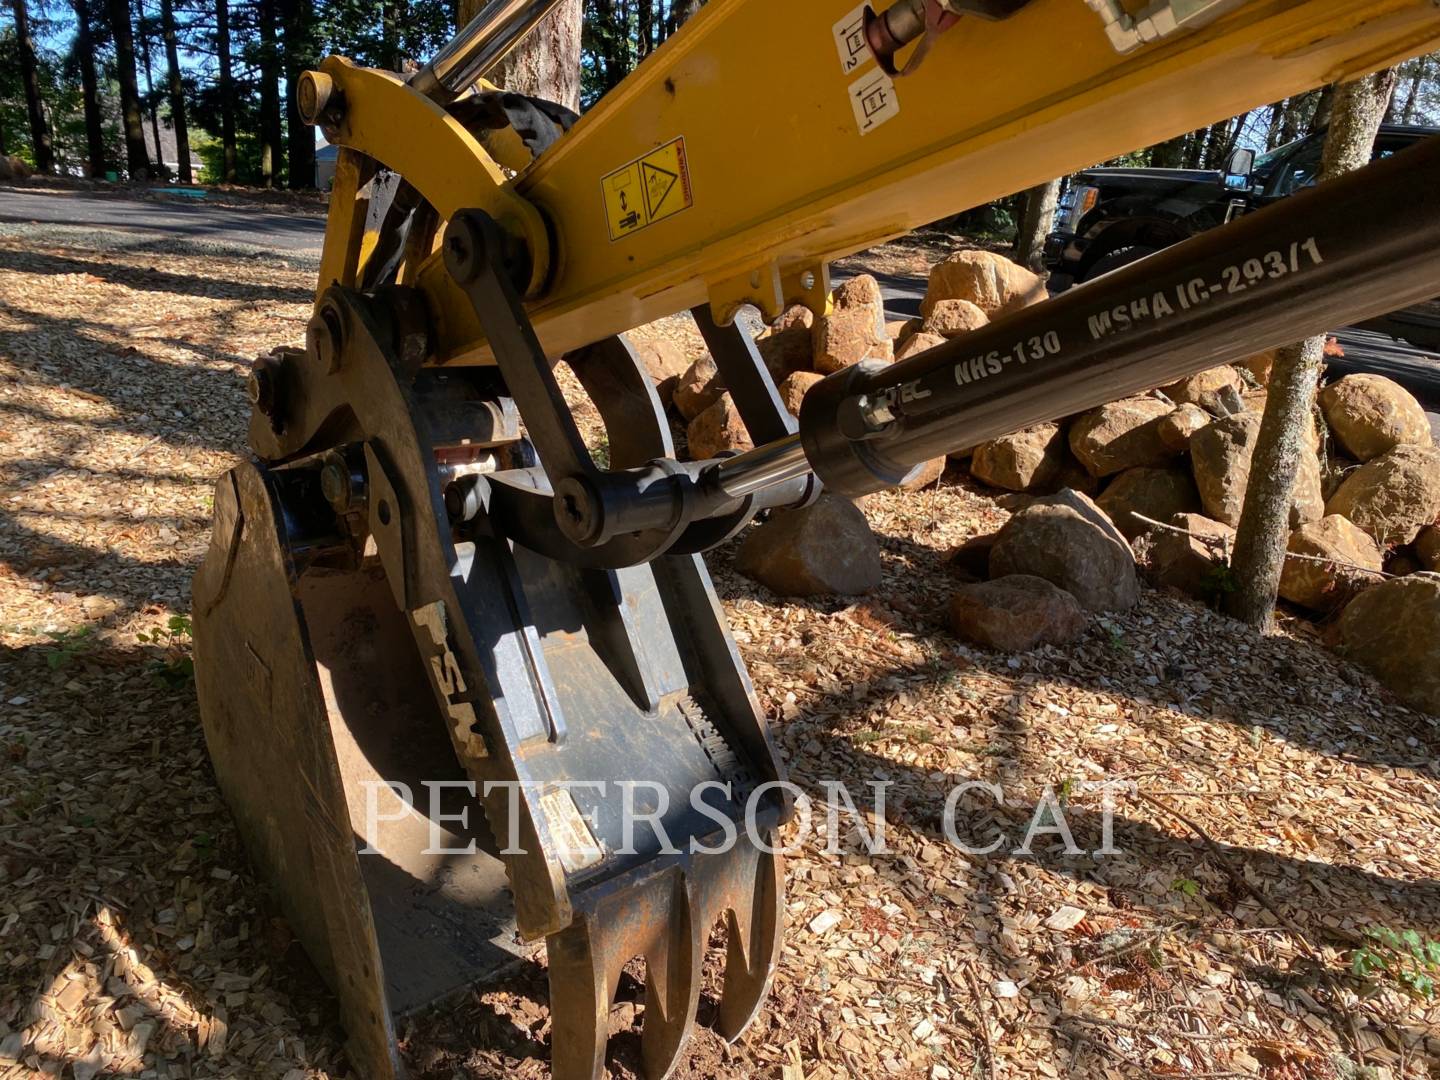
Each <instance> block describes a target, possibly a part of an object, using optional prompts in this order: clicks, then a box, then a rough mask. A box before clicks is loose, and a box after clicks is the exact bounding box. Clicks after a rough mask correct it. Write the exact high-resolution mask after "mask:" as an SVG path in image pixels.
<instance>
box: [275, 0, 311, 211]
mask: <svg viewBox="0 0 1440 1080" xmlns="http://www.w3.org/2000/svg"><path fill="white" fill-rule="evenodd" d="M281 10H282V11H283V12H284V13H285V85H286V86H287V87H288V88H289V90H288V92H287V93H286V95H285V122H286V125H287V128H288V132H289V140H288V145H287V147H286V149H287V151H288V152H289V163H290V172H289V180H290V188H291V190H292V191H300V190H302V189H305V188H313V187H314V186H315V129H314V128H313V127H311V126H310V125H309V124H307V123H305V121H304V120H302V119H301V117H300V102H299V98H298V97H297V96H296V94H295V87H296V86H298V85H299V84H300V74H301V72H303V71H305V70H306V69H307V68H312V67H314V66H315V64H316V61H317V60H318V58H317V57H316V55H315V53H316V51H317V50H316V43H315V9H314V5H313V0H281Z"/></svg>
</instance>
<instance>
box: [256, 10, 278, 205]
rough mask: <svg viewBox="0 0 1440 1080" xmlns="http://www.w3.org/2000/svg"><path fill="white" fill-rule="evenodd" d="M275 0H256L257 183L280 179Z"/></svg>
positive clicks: (272, 183) (270, 183) (270, 185)
mask: <svg viewBox="0 0 1440 1080" xmlns="http://www.w3.org/2000/svg"><path fill="white" fill-rule="evenodd" d="M275 3H276V0H260V182H261V183H262V184H263V185H264V186H265V187H267V188H273V187H274V186H275V185H276V184H277V183H278V182H279V179H280V170H281V168H282V156H281V154H282V152H281V149H280V49H279V47H278V46H277V45H276V43H275Z"/></svg>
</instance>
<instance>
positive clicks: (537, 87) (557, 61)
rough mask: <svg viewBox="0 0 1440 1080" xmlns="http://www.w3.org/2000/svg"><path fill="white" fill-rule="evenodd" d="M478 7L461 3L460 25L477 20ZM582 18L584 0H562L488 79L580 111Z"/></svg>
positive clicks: (469, 0)
mask: <svg viewBox="0 0 1440 1080" xmlns="http://www.w3.org/2000/svg"><path fill="white" fill-rule="evenodd" d="M479 7H480V0H460V22H461V24H462V25H463V24H464V23H466V22H468V21H469V20H470V19H472V18H474V17H475V12H476V11H477V10H479ZM583 14H584V3H583V0H562V2H561V3H560V4H558V5H557V6H556V7H555V8H554V9H553V10H552V11H551V12H550V14H549V15H547V16H545V18H544V20H542V21H541V23H540V25H539V26H537V27H535V29H534V30H532V31H530V36H529V37H527V38H526V39H525V40H524V41H522V42H521V43H520V44H519V45H517V46H516V47H515V48H514V49H513V50H511V52H510V55H508V56H507V57H505V59H503V60H501V61H500V63H499V64H497V65H496V66H495V68H494V70H492V71H491V72H490V73H489V74H488V75H487V76H486V78H488V79H489V80H490V81H491V82H493V83H495V85H497V86H503V87H505V89H507V90H514V91H515V92H516V93H519V94H529V95H530V96H532V97H539V98H545V99H546V100H547V101H553V102H556V103H557V104H560V105H564V106H565V107H566V108H569V109H575V110H577V111H578V110H579V108H580V26H581V21H582V16H583ZM606 66H607V68H608V64H607V65H606ZM607 76H608V71H607ZM607 81H608V78H607Z"/></svg>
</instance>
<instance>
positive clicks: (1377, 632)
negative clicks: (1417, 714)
mask: <svg viewBox="0 0 1440 1080" xmlns="http://www.w3.org/2000/svg"><path fill="white" fill-rule="evenodd" d="M1339 636H1340V643H1341V649H1342V651H1343V652H1344V653H1345V655H1346V656H1348V657H1349V658H1350V659H1352V660H1354V661H1355V662H1356V663H1358V664H1360V665H1362V666H1364V667H1367V668H1369V669H1370V670H1371V671H1372V672H1373V673H1374V674H1375V677H1376V678H1378V679H1379V680H1380V681H1381V682H1382V683H1384V684H1385V685H1386V686H1388V687H1389V688H1390V689H1391V690H1393V691H1394V692H1395V695H1396V696H1397V697H1399V698H1400V699H1401V700H1402V701H1404V702H1405V703H1406V704H1408V705H1410V706H1412V707H1413V708H1416V709H1421V710H1423V711H1425V712H1428V713H1437V714H1440V664H1437V663H1436V662H1435V658H1436V657H1437V656H1440V575H1436V574H1426V573H1421V574H1411V575H1410V576H1409V577H1402V578H1395V579H1393V580H1391V581H1387V582H1385V583H1384V584H1382V585H1376V586H1375V587H1374V588H1373V589H1366V590H1365V591H1364V592H1362V593H1361V594H1360V595H1359V596H1357V597H1356V598H1355V599H1354V600H1352V601H1351V602H1350V603H1349V605H1348V606H1347V607H1346V608H1345V611H1344V612H1343V613H1342V614H1341V616H1340V624H1339Z"/></svg>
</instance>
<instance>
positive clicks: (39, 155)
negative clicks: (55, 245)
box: [10, 0, 55, 173]
mask: <svg viewBox="0 0 1440 1080" xmlns="http://www.w3.org/2000/svg"><path fill="white" fill-rule="evenodd" d="M10 10H11V11H13V12H14V13H15V44H16V45H17V46H18V49H17V51H18V52H19V53H20V81H21V82H23V83H24V84H25V113H26V115H27V116H28V117H29V119H30V150H31V153H33V154H34V155H35V170H36V171H37V172H42V173H53V172H54V171H55V144H54V142H53V141H52V140H51V138H50V124H49V122H48V121H47V120H46V119H45V102H44V100H43V99H42V98H41V96H40V64H39V62H38V61H37V60H36V59H35V41H34V39H33V38H31V36H30V12H29V11H27V10H26V8H25V0H10Z"/></svg>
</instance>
